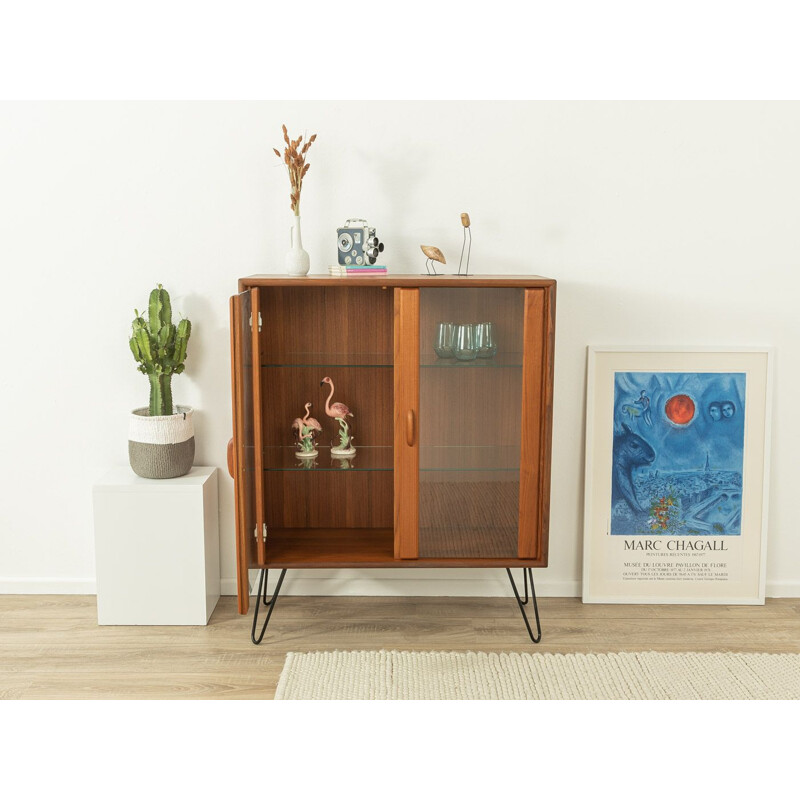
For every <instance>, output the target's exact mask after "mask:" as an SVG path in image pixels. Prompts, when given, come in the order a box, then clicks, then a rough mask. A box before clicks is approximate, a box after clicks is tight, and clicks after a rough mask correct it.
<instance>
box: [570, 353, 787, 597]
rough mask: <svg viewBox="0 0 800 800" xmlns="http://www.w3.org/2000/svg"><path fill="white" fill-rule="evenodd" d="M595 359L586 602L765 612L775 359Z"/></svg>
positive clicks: (609, 356)
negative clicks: (746, 607) (759, 608)
mask: <svg viewBox="0 0 800 800" xmlns="http://www.w3.org/2000/svg"><path fill="white" fill-rule="evenodd" d="M588 358H589V364H588V384H587V392H588V395H587V404H586V405H587V414H586V484H585V505H584V564H583V601H584V602H585V603H721V604H759V603H763V602H764V580H765V573H766V532H767V479H768V467H769V442H770V409H771V406H772V393H771V387H772V351H771V350H769V349H765V348H762V349H735V350H734V349H730V350H720V349H714V350H705V349H688V350H687V349H666V348H664V349H658V348H632V347H625V348H622V347H620V348H615V347H590V348H589V353H588Z"/></svg>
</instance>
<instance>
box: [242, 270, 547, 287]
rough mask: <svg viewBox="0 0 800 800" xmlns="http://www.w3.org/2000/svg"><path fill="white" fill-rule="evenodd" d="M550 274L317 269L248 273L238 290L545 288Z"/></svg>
mask: <svg viewBox="0 0 800 800" xmlns="http://www.w3.org/2000/svg"><path fill="white" fill-rule="evenodd" d="M555 285H556V282H555V280H553V279H552V278H543V277H542V276H541V275H469V276H460V275H409V274H394V275H370V276H363V277H351V276H347V277H334V276H331V275H326V274H323V273H320V274H318V275H313V274H312V275H306V276H305V277H302V278H292V277H290V276H288V275H272V274H269V275H267V274H263V275H250V276H248V277H247V278H240V279H239V291H245V290H246V289H250V288H253V287H256V286H386V287H388V286H393V287H394V286H401V287H402V286H406V287H413V288H416V287H425V286H467V287H482V286H486V287H489V286H498V287H532V288H544V287H549V286H555Z"/></svg>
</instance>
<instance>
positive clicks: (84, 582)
mask: <svg viewBox="0 0 800 800" xmlns="http://www.w3.org/2000/svg"><path fill="white" fill-rule="evenodd" d="M96 586H97V584H96V582H95V579H94V578H0V594H97V588H96Z"/></svg>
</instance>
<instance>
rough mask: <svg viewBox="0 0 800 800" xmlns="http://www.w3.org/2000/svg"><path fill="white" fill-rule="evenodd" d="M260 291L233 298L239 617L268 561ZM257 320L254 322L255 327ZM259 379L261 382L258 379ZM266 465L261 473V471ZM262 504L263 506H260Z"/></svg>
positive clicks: (231, 302)
mask: <svg viewBox="0 0 800 800" xmlns="http://www.w3.org/2000/svg"><path fill="white" fill-rule="evenodd" d="M257 304H258V290H257V289H251V290H249V291H246V292H242V293H241V294H239V295H235V296H234V297H231V300H230V313H231V381H232V387H231V388H232V403H231V405H232V408H233V452H232V458H231V459H230V462H231V463H232V466H233V483H234V497H235V513H236V584H237V594H238V598H239V613H240V614H246V613H247V611H248V608H249V606H250V583H249V576H248V569H249V568H250V566H251V565H253V564H254V563H255V562H256V560H258V562H259V563H263V559H264V541H263V535H259V534H261V533H262V532H263V530H264V487H263V465H262V464H261V461H262V454H261V448H260V447H257V442H258V441H259V439H260V437H259V436H258V433H259V431H258V430H257V426H256V423H257V421H258V422H259V423H260V416H261V415H260V414H256V413H255V411H256V409H259V408H260V394H261V393H260V388H261V387H260V381H259V380H258V378H259V377H260V362H259V358H258V354H259V349H260V348H259V338H258V333H259V331H258V327H259V326H258V320H259V315H258V307H257ZM253 321H255V324H252V323H253ZM253 376H255V377H256V380H254V379H253ZM259 467H261V470H259ZM259 500H260V503H259Z"/></svg>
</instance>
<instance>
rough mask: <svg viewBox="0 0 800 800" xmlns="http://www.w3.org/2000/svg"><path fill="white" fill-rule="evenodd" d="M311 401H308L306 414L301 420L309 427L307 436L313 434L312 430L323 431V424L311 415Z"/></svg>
mask: <svg viewBox="0 0 800 800" xmlns="http://www.w3.org/2000/svg"><path fill="white" fill-rule="evenodd" d="M310 409H311V403H306V415H305V416H304V417H303V419H302V420H301V421H302V423H303V425H304V426H305V427H306V428H308V432H307V434H306V435H307V436H310V435H311V431H320V432H321V431H322V425H320V424H319V422H317V420H315V419H314V417H310V416H309V414H310V413H311V410H310Z"/></svg>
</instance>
